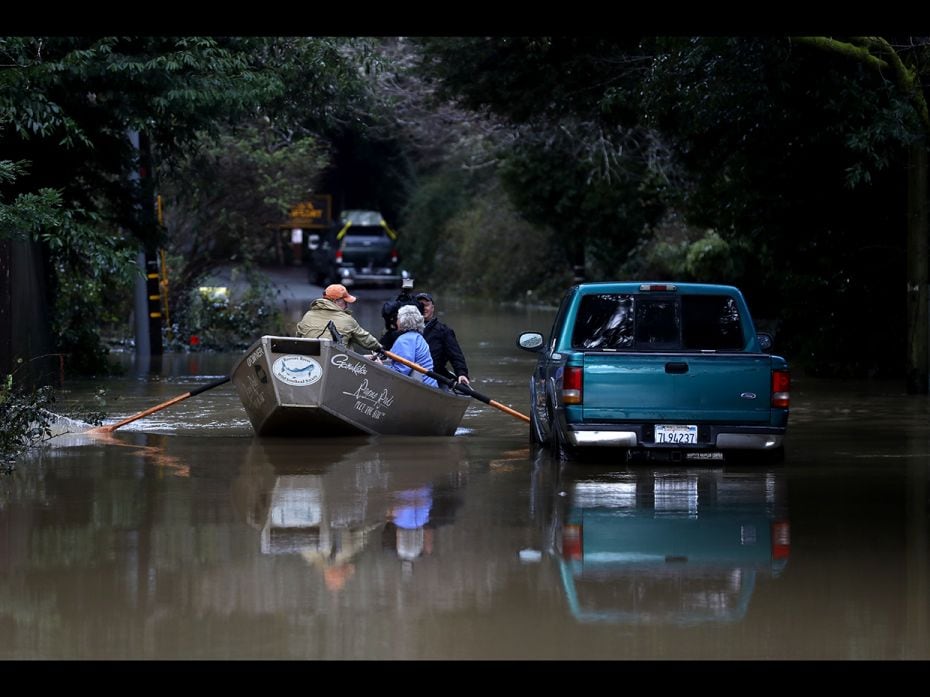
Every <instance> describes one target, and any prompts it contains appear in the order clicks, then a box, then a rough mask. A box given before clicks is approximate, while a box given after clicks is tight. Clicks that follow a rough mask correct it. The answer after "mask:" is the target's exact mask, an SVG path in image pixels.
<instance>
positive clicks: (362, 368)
mask: <svg viewBox="0 0 930 697" xmlns="http://www.w3.org/2000/svg"><path fill="white" fill-rule="evenodd" d="M329 362H330V363H332V364H333V365H334V366H336V367H337V368H341V369H342V370H348V371H349V372H350V373H355V374H356V375H368V366H366V365H365V364H364V363H359V362H358V361H355V362H353V363H350V362H349V357H348V356H347V355H346V354H344V353H337V354H336V355H335V356H333V357H332V358H330V359H329Z"/></svg>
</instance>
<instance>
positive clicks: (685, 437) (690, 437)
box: [655, 424, 697, 444]
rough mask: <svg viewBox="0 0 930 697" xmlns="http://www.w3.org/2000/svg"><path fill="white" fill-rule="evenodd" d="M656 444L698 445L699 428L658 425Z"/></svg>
mask: <svg viewBox="0 0 930 697" xmlns="http://www.w3.org/2000/svg"><path fill="white" fill-rule="evenodd" d="M655 442H656V443H688V444H694V443H697V426H694V425H687V426H679V425H672V424H656V427H655Z"/></svg>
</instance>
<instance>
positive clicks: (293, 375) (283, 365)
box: [271, 355, 323, 387]
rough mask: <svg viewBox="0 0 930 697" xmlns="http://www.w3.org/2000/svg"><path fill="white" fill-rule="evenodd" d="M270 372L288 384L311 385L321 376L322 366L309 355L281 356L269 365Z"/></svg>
mask: <svg viewBox="0 0 930 697" xmlns="http://www.w3.org/2000/svg"><path fill="white" fill-rule="evenodd" d="M271 372H272V373H274V376H275V377H276V378H278V380H280V381H281V382H286V383H287V384H288V385H295V386H298V387H300V386H303V385H312V384H313V383H315V382H317V381H318V380H319V379H320V378H321V377H323V367H322V366H321V365H320V364H319V363H317V362H316V361H315V360H313V359H312V358H310V357H309V356H299V355H289V356H281V357H280V358H278V359H277V360H275V362H274V364H273V365H272V366H271Z"/></svg>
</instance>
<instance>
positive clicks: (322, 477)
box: [233, 437, 468, 592]
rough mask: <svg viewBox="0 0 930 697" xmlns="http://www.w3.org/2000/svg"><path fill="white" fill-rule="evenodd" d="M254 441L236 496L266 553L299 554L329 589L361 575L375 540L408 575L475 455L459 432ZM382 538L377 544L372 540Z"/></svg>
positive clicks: (450, 513)
mask: <svg viewBox="0 0 930 697" xmlns="http://www.w3.org/2000/svg"><path fill="white" fill-rule="evenodd" d="M416 445H417V447H416V449H413V448H411V443H410V442H409V440H408V439H405V438H396V437H394V438H387V439H380V438H370V439H364V440H360V439H357V438H356V439H350V438H346V439H334V440H333V441H331V442H325V443H320V442H317V441H314V442H308V443H307V444H306V447H305V448H302V447H294V444H293V441H288V442H283V441H275V440H272V439H265V440H255V441H253V442H252V443H251V445H250V446H249V455H248V457H247V460H246V463H245V465H244V466H243V468H242V471H241V473H240V475H239V477H238V478H237V480H236V482H235V483H234V485H233V496H234V505H235V506H236V507H237V508H238V509H239V510H241V511H242V513H243V515H244V516H245V519H246V521H247V522H248V523H249V525H251V526H252V527H254V528H256V529H257V530H259V531H260V537H259V544H260V549H261V553H262V554H272V555H277V554H291V555H300V556H301V557H302V558H303V559H304V560H305V561H306V562H307V563H308V564H309V565H310V566H311V567H313V568H315V569H317V570H318V571H319V572H320V574H321V576H322V579H323V582H324V583H325V586H326V588H327V589H329V590H330V591H334V592H338V591H341V590H342V589H343V588H345V587H346V585H347V584H348V583H349V582H350V581H351V579H352V578H353V577H354V576H355V574H356V570H357V563H358V560H359V557H360V555H361V554H362V553H363V551H365V550H366V548H369V547H374V548H378V549H380V550H381V551H384V552H387V553H388V554H390V556H391V557H392V558H395V559H396V560H398V563H399V565H400V569H401V572H402V573H403V574H404V575H408V576H409V575H410V574H411V573H412V572H413V564H414V562H415V561H416V560H417V559H418V558H420V557H422V556H424V555H429V554H430V553H431V551H432V542H433V531H434V528H435V527H436V526H439V525H444V524H448V523H450V522H452V521H453V519H454V512H455V509H456V508H457V507H458V505H460V502H461V491H460V487H461V486H463V484H464V482H465V480H466V478H467V467H468V464H467V457H466V456H465V453H464V452H463V446H462V444H461V443H460V442H458V441H456V440H454V439H447V438H435V439H423V438H417V439H416ZM376 540H380V544H379V545H373V542H374V541H376Z"/></svg>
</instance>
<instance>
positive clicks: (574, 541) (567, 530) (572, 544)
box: [562, 525, 584, 561]
mask: <svg viewBox="0 0 930 697" xmlns="http://www.w3.org/2000/svg"><path fill="white" fill-rule="evenodd" d="M583 539H584V534H583V532H582V528H581V526H580V525H566V526H564V527H563V528H562V558H563V559H565V561H578V560H580V559H581V558H582V556H583V554H582V540H583Z"/></svg>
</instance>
